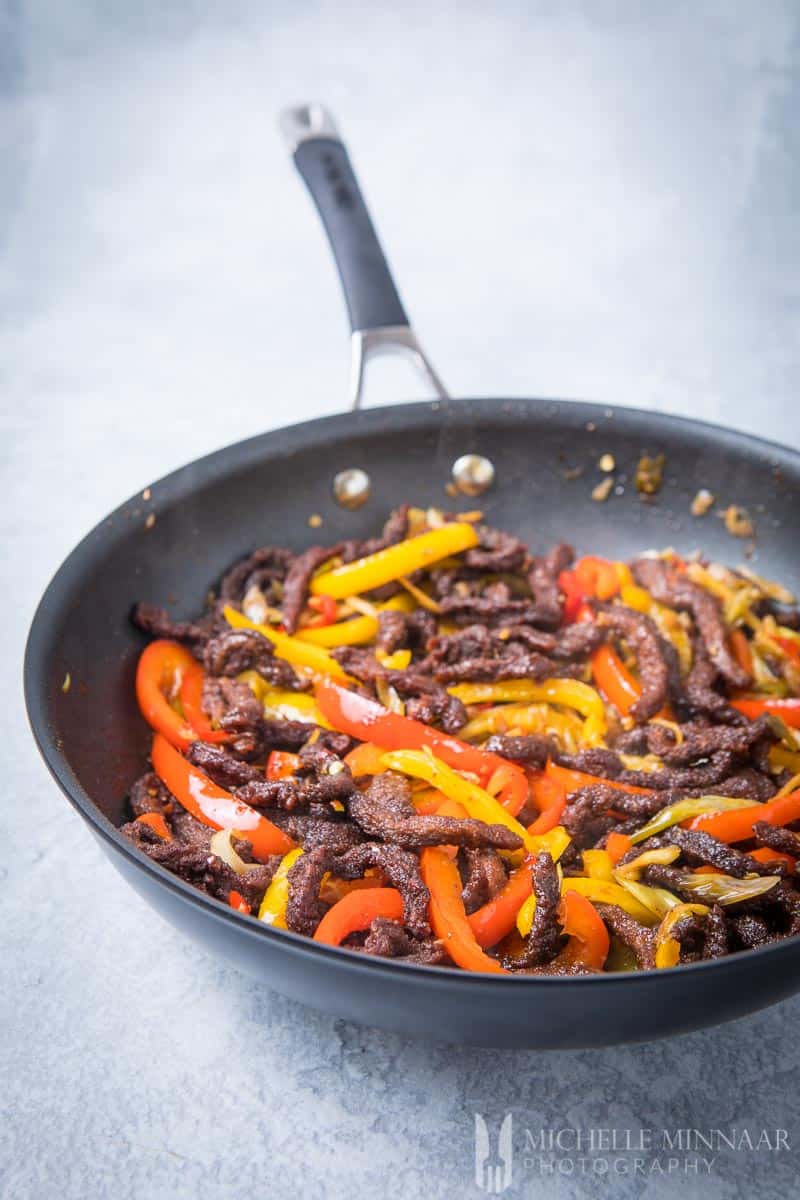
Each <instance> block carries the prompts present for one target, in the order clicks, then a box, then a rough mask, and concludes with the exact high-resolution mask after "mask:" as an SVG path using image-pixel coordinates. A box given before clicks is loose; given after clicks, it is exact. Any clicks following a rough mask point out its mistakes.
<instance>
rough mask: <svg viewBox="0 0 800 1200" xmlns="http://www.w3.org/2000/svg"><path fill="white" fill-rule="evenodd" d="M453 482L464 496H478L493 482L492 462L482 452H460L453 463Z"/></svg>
mask: <svg viewBox="0 0 800 1200" xmlns="http://www.w3.org/2000/svg"><path fill="white" fill-rule="evenodd" d="M453 483H454V484H455V485H456V487H457V488H458V490H459V491H460V492H463V494H464V495H465V496H480V495H481V493H482V492H485V491H487V490H488V489H489V488H490V487H491V486H492V484H493V483H494V463H493V462H492V461H491V459H489V458H484V456H483V455H482V454H462V455H461V457H460V458H457V459H456V461H455V462H454V463H453Z"/></svg>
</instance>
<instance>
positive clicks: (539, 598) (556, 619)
mask: <svg viewBox="0 0 800 1200" xmlns="http://www.w3.org/2000/svg"><path fill="white" fill-rule="evenodd" d="M574 557H575V551H574V550H573V549H572V546H569V545H567V543H566V542H560V543H559V544H558V545H556V546H553V548H552V550H549V551H548V553H547V554H545V555H544V556H542V557H538V558H534V560H533V565H532V567H531V569H530V571H529V572H528V586H529V587H530V589H531V594H532V595H533V603H534V609H535V612H536V621H535V622H534V623H535V624H537V625H541V626H542V627H543V628H544V629H555V628H557V627H558V626H559V625H560V624H561V618H562V615H563V612H564V600H563V597H562V594H561V589H560V587H559V585H558V577H559V575H560V574H561V572H562V571H566V570H567V568H568V567H569V566H571V565H572V560H573V559H574Z"/></svg>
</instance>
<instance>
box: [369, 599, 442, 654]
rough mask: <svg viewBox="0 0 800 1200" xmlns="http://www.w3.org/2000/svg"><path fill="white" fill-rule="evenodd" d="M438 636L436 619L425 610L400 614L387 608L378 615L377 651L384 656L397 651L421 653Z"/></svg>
mask: <svg viewBox="0 0 800 1200" xmlns="http://www.w3.org/2000/svg"><path fill="white" fill-rule="evenodd" d="M435 634H436V618H435V617H434V615H433V613H429V612H426V610H425V609H424V608H417V609H415V610H414V612H411V613H407V612H400V611H398V610H397V609H391V608H387V609H384V610H383V611H382V612H380V613H379V614H378V636H377V638H376V639H375V649H376V650H380V651H381V652H382V653H384V654H394V652H395V650H411V651H412V653H414V654H416V653H420V652H422V651H424V650H425V648H426V647H427V644H428V642H429V641H430V639H431V638H432V637H434V636H435Z"/></svg>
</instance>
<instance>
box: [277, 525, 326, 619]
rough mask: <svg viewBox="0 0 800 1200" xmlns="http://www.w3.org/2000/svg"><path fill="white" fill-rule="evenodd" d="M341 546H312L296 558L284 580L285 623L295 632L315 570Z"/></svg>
mask: <svg viewBox="0 0 800 1200" xmlns="http://www.w3.org/2000/svg"><path fill="white" fill-rule="evenodd" d="M340 550H341V546H311V547H310V548H309V549H308V550H304V551H303V553H302V554H298V556H297V558H295V559H294V561H293V562H292V565H291V566H290V567H289V570H288V571H287V572H286V578H285V579H284V581H283V603H282V605H281V612H282V613H283V624H284V626H285V628H286V632H287V633H294V632H295V630H296V629H297V622H298V621H299V620H300V614H301V612H302V611H303V609H304V607H305V604H306V600H307V599H308V585H309V584H310V582H311V576H312V575H313V574H314V572H315V571H316V570H317V569H318V568H319V567H321V566H322V564H323V563H326V562H327V561H328V559H330V558H333V557H334V556H335V555H337V554H338V553H339V551H340Z"/></svg>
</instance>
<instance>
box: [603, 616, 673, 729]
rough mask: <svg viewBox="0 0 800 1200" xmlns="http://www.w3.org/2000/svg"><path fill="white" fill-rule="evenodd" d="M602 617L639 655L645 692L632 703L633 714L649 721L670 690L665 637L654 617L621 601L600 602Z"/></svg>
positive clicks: (637, 717) (639, 719) (641, 719)
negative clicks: (625, 605)
mask: <svg viewBox="0 0 800 1200" xmlns="http://www.w3.org/2000/svg"><path fill="white" fill-rule="evenodd" d="M598 621H599V622H600V623H601V624H604V625H606V626H607V627H608V628H609V629H611V630H613V632H614V633H616V634H619V635H621V636H622V637H624V638H625V640H626V642H627V643H628V645H629V646H630V648H631V650H632V651H633V653H634V654H635V655H636V662H637V665H638V667H639V680H640V682H641V687H642V694H641V696H640V697H639V698H638V700H636V701H635V702H634V703H633V704H632V705H631V709H630V715H631V716H632V717H634V718H635V720H637V721H639V722H643V721H649V719H650V718H651V717H654V716H655V715H656V713H657V712H658V711H659V710H660V709H661V708H663V707H664V704H665V703H666V700H667V695H668V693H669V680H670V670H669V663H668V661H667V653H668V651H666V648H665V642H664V639H663V638H662V637H661V634H660V633H659V632H658V628H657V626H656V625H655V622H654V621H653V620H652V619H651V618H650V617H648V616H645V614H644V613H640V612H636V610H635V609H633V608H625V607H624V605H621V604H602V605H598Z"/></svg>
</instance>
